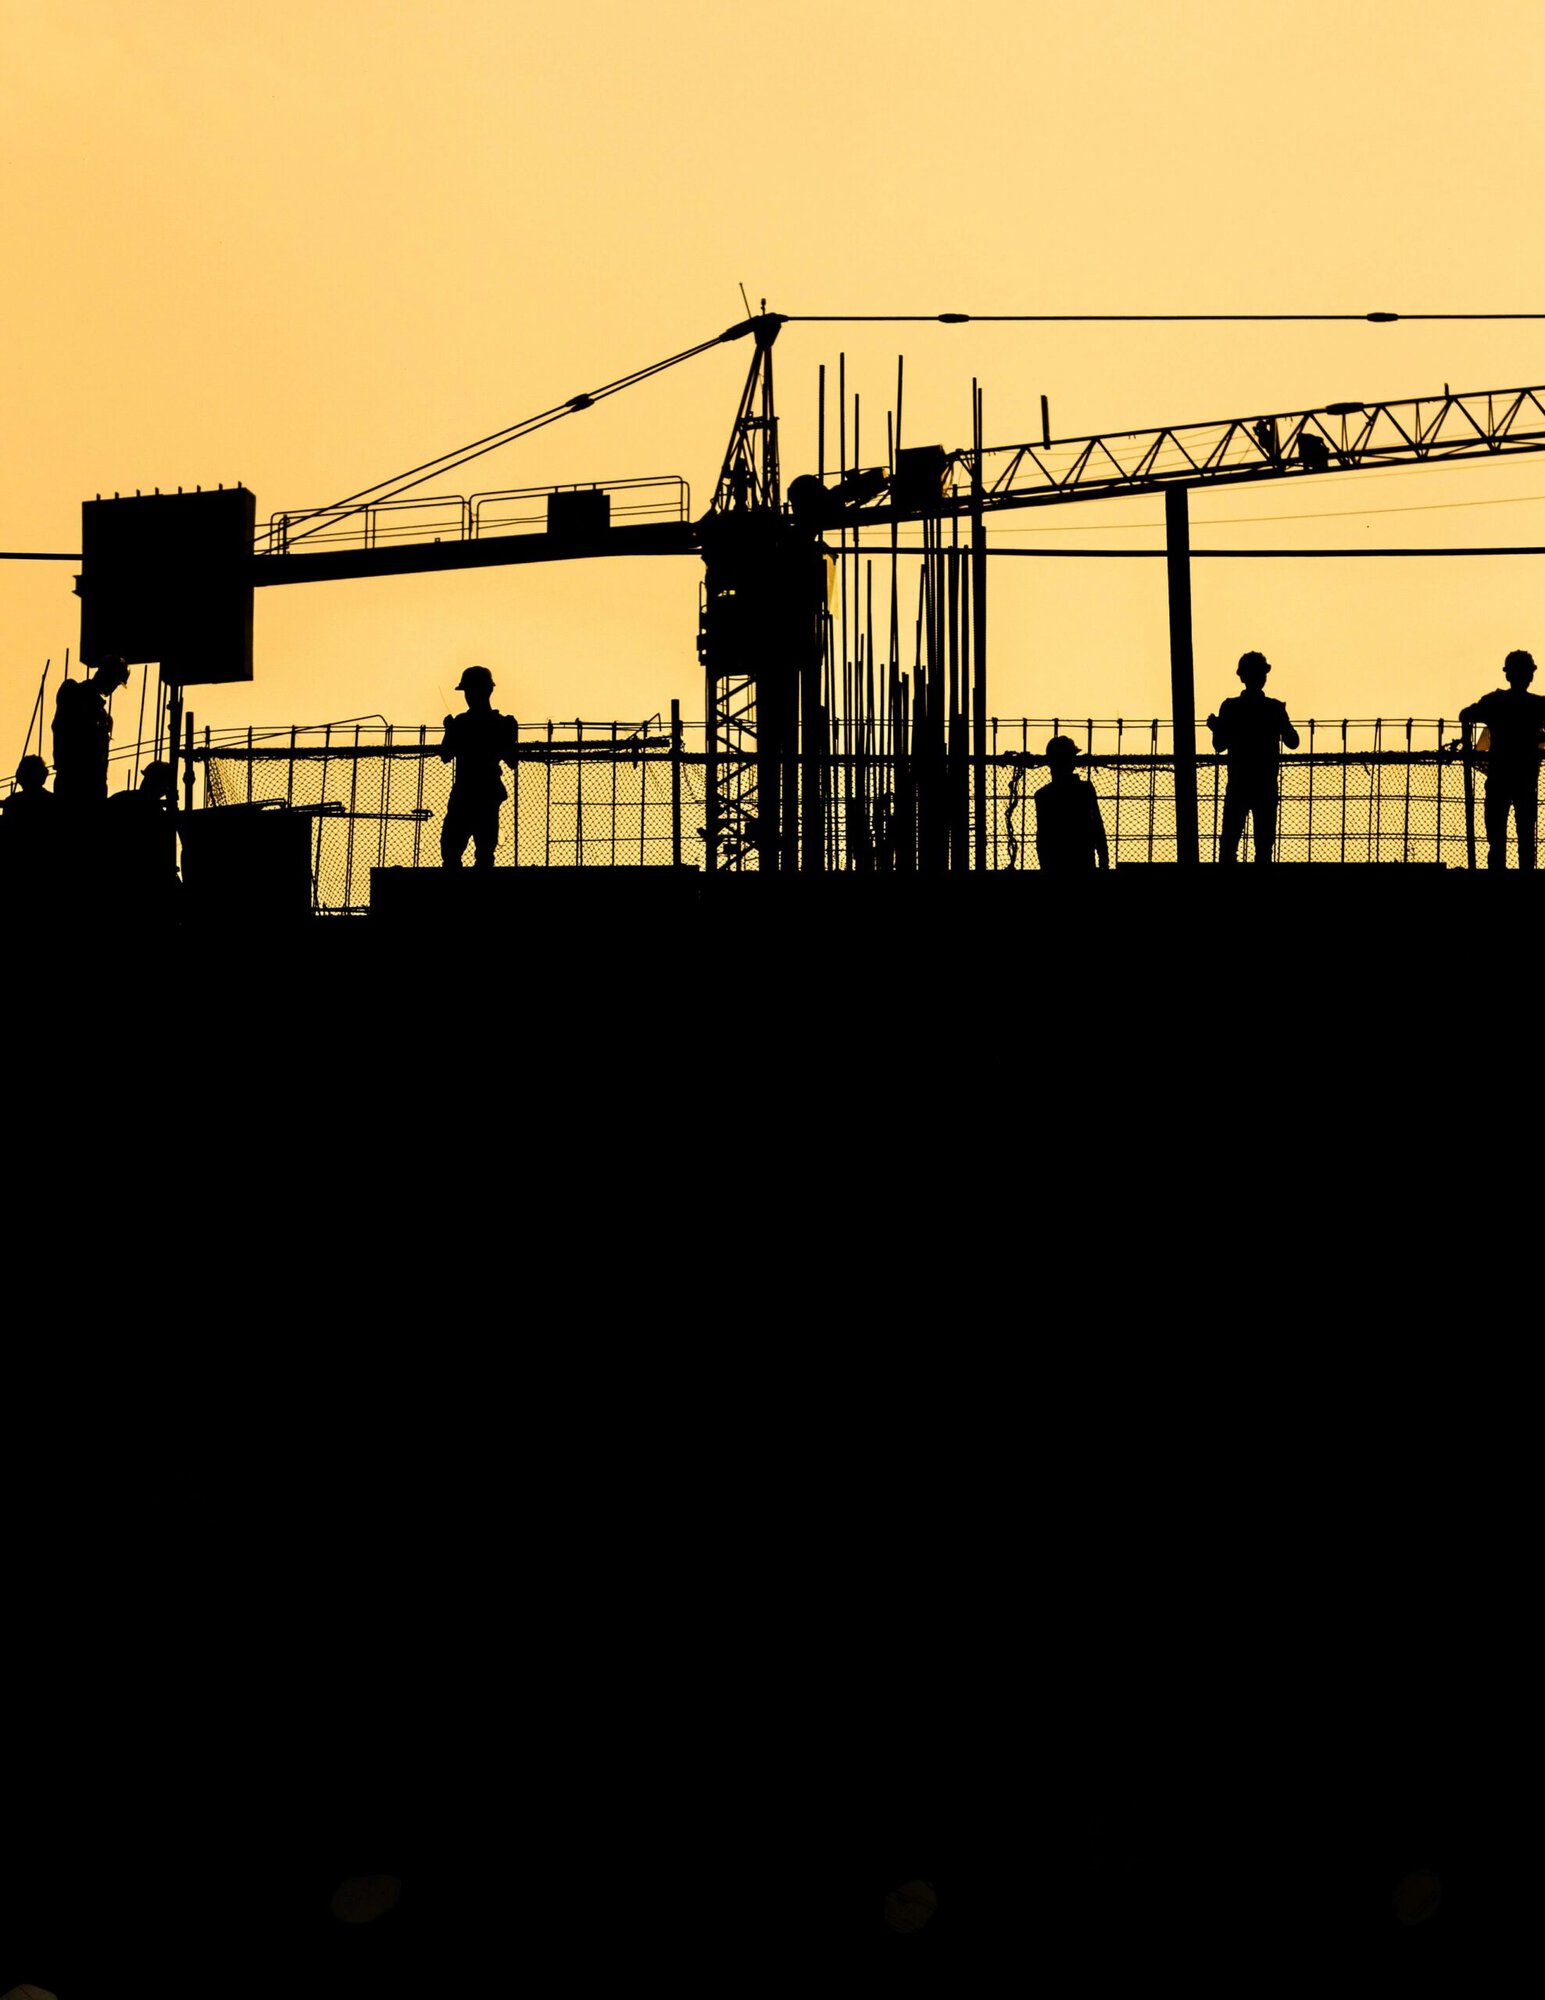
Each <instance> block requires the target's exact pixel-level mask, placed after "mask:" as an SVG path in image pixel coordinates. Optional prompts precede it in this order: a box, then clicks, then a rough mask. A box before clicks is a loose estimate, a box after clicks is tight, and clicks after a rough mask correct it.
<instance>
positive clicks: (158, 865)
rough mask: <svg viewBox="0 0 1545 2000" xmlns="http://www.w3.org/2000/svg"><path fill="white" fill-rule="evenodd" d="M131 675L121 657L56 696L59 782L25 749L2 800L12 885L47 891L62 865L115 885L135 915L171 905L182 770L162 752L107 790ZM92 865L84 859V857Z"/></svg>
mask: <svg viewBox="0 0 1545 2000" xmlns="http://www.w3.org/2000/svg"><path fill="white" fill-rule="evenodd" d="M128 678H129V669H128V667H127V665H126V664H125V663H124V661H122V660H121V659H108V660H104V661H103V662H102V664H101V665H100V666H98V667H97V668H96V669H95V670H94V671H93V672H92V673H91V674H90V675H89V676H88V677H87V678H86V679H84V680H67V681H64V682H63V683H62V684H61V686H60V688H59V692H58V695H57V697H56V699H55V703H54V718H53V750H54V784H53V790H52V791H50V790H49V788H48V765H47V764H46V763H45V762H44V760H43V758H42V757H40V756H37V755H28V756H25V757H23V758H22V760H21V762H20V763H19V764H18V765H17V767H16V783H15V786H14V788H13V789H12V792H11V794H10V797H9V798H7V799H6V800H5V801H4V803H3V808H0V857H3V860H4V863H5V866H6V874H7V876H8V878H9V879H10V881H11V882H12V883H13V884H16V885H19V886H20V887H22V888H23V889H24V890H27V889H30V890H31V891H33V892H35V893H36V894H38V895H39V896H42V897H44V898H47V897H49V896H51V895H52V894H53V893H54V890H55V888H56V887H57V882H58V877H59V875H60V873H61V871H68V872H70V873H72V874H73V875H74V877H75V879H76V881H77V882H79V881H81V880H90V881H95V882H97V883H99V884H100V885H101V886H102V887H103V888H105V889H107V890H109V891H111V892H116V893H117V895H118V897H119V898H120V900H122V901H124V902H125V903H127V904H129V905H132V906H133V909H134V912H135V914H136V915H145V914H147V913H149V912H150V911H152V910H153V909H155V908H157V907H160V908H162V909H164V910H166V911H168V912H169V911H170V909H171V907H172V905H173V900H174V898H175V894H176V889H177V858H176V839H175V831H174V825H173V820H172V804H173V795H174V790H175V781H176V774H175V772H174V770H173V768H172V766H171V765H170V764H167V763H164V762H162V761H161V760H159V759H156V760H154V761H153V762H151V763H148V764H146V765H145V766H144V768H143V770H142V771H141V773H140V781H139V784H138V785H137V786H136V787H134V788H133V789H131V790H126V791H121V792H114V793H113V794H111V795H109V793H108V789H107V765H108V753H109V751H110V749H111V747H112V739H113V718H112V714H111V710H110V706H109V704H110V702H111V700H112V697H113V695H114V693H115V692H116V691H117V690H118V689H119V688H120V687H122V686H123V685H124V683H125V682H126V681H127V680H128ZM83 863H85V864H89V865H87V866H85V867H82V865H81V864H83Z"/></svg>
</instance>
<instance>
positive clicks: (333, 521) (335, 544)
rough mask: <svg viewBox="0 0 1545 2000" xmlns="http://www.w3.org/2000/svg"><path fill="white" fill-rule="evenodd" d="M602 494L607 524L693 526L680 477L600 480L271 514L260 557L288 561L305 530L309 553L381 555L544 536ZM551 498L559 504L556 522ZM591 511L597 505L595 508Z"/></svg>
mask: <svg viewBox="0 0 1545 2000" xmlns="http://www.w3.org/2000/svg"><path fill="white" fill-rule="evenodd" d="M590 494H604V495H605V507H604V519H605V521H606V523H607V525H608V526H609V525H610V524H612V523H622V522H627V523H630V524H634V525H636V524H639V523H642V522H650V521H669V522H675V523H681V524H685V523H687V522H689V521H690V520H691V518H692V490H691V488H690V486H689V485H688V484H687V481H686V480H685V479H682V478H679V477H678V476H677V475H676V474H674V473H671V474H661V475H657V476H653V477H649V478H644V479H597V480H587V481H584V482H583V483H580V484H575V485H569V486H515V487H509V488H505V489H501V490H499V491H497V492H489V493H474V494H472V495H470V496H463V495H462V494H459V493H439V494H412V495H408V496H401V497H397V498H393V499H387V500H372V501H368V502H356V503H353V504H344V505H341V506H337V507H310V508H296V509H291V510H289V511H288V512H285V513H278V514H271V515H270V516H269V519H268V526H267V528H266V529H265V530H264V531H263V534H262V535H261V536H260V538H259V541H258V546H257V550H256V553H257V555H258V557H259V558H262V557H265V556H283V555H288V554H289V552H290V544H291V537H292V533H293V532H297V531H298V530H299V528H300V524H302V523H303V524H304V535H305V547H306V549H307V550H318V551H320V550H323V549H343V548H348V549H379V548H389V547H394V546H399V545H403V546H416V545H418V544H420V543H424V542H457V541H462V542H472V541H478V540H480V539H482V538H483V537H485V536H493V535H498V536H506V535H535V534H546V533H548V532H550V531H551V530H552V529H553V525H554V520H555V518H556V519H557V521H558V522H559V523H560V526H559V530H558V531H559V532H560V533H561V532H562V527H561V523H562V520H563V514H562V510H563V508H564V507H565V505H568V506H569V507H570V508H571V509H572V508H574V507H575V506H576V504H577V505H578V506H579V507H581V508H582V507H583V506H584V504H585V503H584V501H583V499H580V500H579V501H578V502H577V503H576V502H575V501H573V500H570V499H569V496H571V495H572V496H585V495H590ZM554 496H557V510H558V511H557V514H556V517H555V510H554ZM592 506H593V503H592Z"/></svg>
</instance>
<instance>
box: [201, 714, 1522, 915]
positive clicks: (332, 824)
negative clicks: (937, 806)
mask: <svg viewBox="0 0 1545 2000" xmlns="http://www.w3.org/2000/svg"><path fill="white" fill-rule="evenodd" d="M1058 732H1061V733H1070V734H1073V735H1074V736H1075V738H1076V740H1078V741H1079V744H1080V749H1081V752H1082V761H1081V763H1080V765H1079V770H1080V771H1081V773H1082V775H1084V776H1085V777H1086V778H1087V779H1088V780H1089V782H1090V783H1091V784H1092V785H1093V786H1094V789H1095V793H1096V795H1097V797H1098V798H1099V801H1100V809H1101V814H1102V816H1103V818H1104V822H1105V828H1106V837H1107V841H1108V843H1109V847H1110V855H1111V860H1112V861H1113V862H1114V863H1116V864H1118V865H1123V866H1126V865H1132V864H1142V863H1148V862H1173V861H1174V860H1175V858H1176V846H1175V764H1174V756H1173V751H1172V747H1171V743H1170V738H1169V730H1168V725H1167V724H1164V723H1160V722H1144V723H1141V724H1128V723H1093V722H1091V723H1086V724H1080V725H1078V726H1077V728H1076V729H1070V728H1069V726H1068V725H1067V724H1066V723H1065V722H1064V723H1055V722H1047V721H1044V720H1043V721H1039V722H1029V721H1026V722H1018V721H1016V722H1013V723H1008V722H1003V723H999V724H996V725H994V728H993V732H992V735H993V743H994V747H993V749H992V750H991V751H990V753H989V755H988V757H987V760H986V763H985V766H984V770H983V778H984V781H985V782H984V786H983V791H984V796H985V804H986V815H987V818H986V835H987V837H986V841H985V843H984V851H985V858H986V864H987V866H988V867H989V868H990V869H1033V868H1034V867H1035V866H1036V857H1035V812H1034V793H1035V791H1036V788H1037V787H1038V786H1039V785H1042V784H1044V783H1045V782H1046V775H1047V773H1046V765H1045V758H1044V756H1043V755H1040V754H1037V753H1036V752H1034V751H1032V750H1031V749H1029V747H1028V745H1029V744H1030V743H1032V742H1035V741H1037V740H1039V741H1040V742H1042V743H1044V741H1045V737H1046V735H1047V734H1049V733H1058ZM1423 739H1425V741H1423ZM439 742H440V733H439V731H438V730H434V731H430V730H428V729H383V730H364V729H361V728H350V729H347V730H341V731H325V730H323V731H306V732H301V731H294V732H288V733H286V734H285V735H283V736H280V737H278V738H272V737H271V738H268V739H267V740H263V741H251V740H247V741H240V742H235V743H225V744H221V745H217V746H216V745H211V746H208V747H207V748H206V750H205V753H204V759H205V777H206V799H207V803H208V804H210V805H212V806H223V805H240V804H260V803H264V802H267V803H269V804H283V805H288V806H290V807H293V808H297V809H300V810H304V811H306V812H308V813H310V814H311V815H312V821H313V826H312V864H313V875H314V881H315V903H316V907H317V908H318V909H319V910H324V911H332V912H341V911H347V910H361V909H364V908H366V907H367V906H368V903H369V896H370V871H371V869H372V868H391V867H397V868H421V867H438V866H439V865H440V862H441V853H440V831H441V827H442V825H443V823H444V819H445V810H446V806H447V804H448V802H449V799H450V791H451V781H452V778H453V775H454V774H453V770H452V767H451V766H450V765H449V764H446V763H444V762H442V760H441V758H440V754H439ZM1010 746H1015V747H1010ZM1018 746H1024V747H1018ZM821 778H822V787H823V790H824V794H825V797H826V799H827V801H828V809H827V813H826V839H825V863H826V866H827V867H828V868H832V869H836V870H846V869H848V868H850V867H855V866H872V865H876V863H877V862H878V863H879V865H882V866H883V865H884V860H883V856H884V853H885V850H886V846H887V833H888V831H890V830H891V829H893V827H894V824H895V822H896V820H897V818H898V817H901V818H903V819H904V817H905V809H904V808H903V809H902V810H901V812H900V813H899V814H898V805H897V794H896V785H895V768H894V764H893V761H892V760H891V758H890V757H889V756H888V755H885V754H879V755H876V756H875V757H873V758H870V759H868V760H860V759H854V758H851V757H845V756H833V757H831V758H830V759H828V760H827V761H826V764H825V766H824V768H823V771H822V774H821ZM955 780H956V787H957V796H958V797H959V798H960V810H959V816H958V824H959V825H960V826H961V827H963V828H964V829H965V848H966V852H967V853H968V854H970V855H971V856H972V857H973V858H974V856H975V852H976V824H977V821H976V773H975V769H974V767H972V768H970V769H968V770H966V771H964V772H963V773H962V772H960V771H957V772H956V774H955ZM1226 783H1227V769H1226V761H1225V760H1224V759H1223V758H1221V757H1216V756H1214V755H1212V754H1211V753H1210V752H1208V753H1203V754H1200V755H1199V756H1198V758H1197V803H1198V822H1199V828H1200V836H1201V853H1202V858H1203V860H1214V859H1216V857H1217V852H1218V845H1219V839H1220V835H1221V831H1222V816H1223V794H1224V788H1225V785H1226ZM505 786H506V790H507V792H508V794H509V796H508V798H507V799H506V800H505V803H504V804H503V806H502V807H501V808H500V813H499V844H498V848H497V851H496V853H495V857H494V861H495V866H497V867H510V866H514V865H516V864H517V863H518V864H519V865H521V866H527V867H598V866H599V867H628V866H637V865H639V864H644V865H655V866H659V865H664V864H668V863H669V862H671V861H672V860H673V859H674V858H675V856H676V854H677V852H678V851H679V853H680V858H681V860H682V861H683V862H684V863H686V864H687V865H688V866H691V867H700V866H702V865H703V862H704V858H705V857H704V845H703V828H704V824H705V819H706V764H705V756H704V750H703V730H702V725H701V724H692V725H684V726H683V731H682V747H681V749H680V751H679V752H673V749H672V745H671V740H670V736H669V732H668V730H666V729H664V728H663V726H661V725H658V724H655V725H642V726H638V725H629V724H623V723H616V724H590V723H585V724H567V725H558V724H548V725H543V726H542V727H540V728H537V729H526V730H523V731H522V732H521V733H520V738H519V754H518V756H517V759H516V764H515V768H514V769H513V770H511V771H506V773H505ZM1484 788H1485V759H1484V758H1477V760H1476V768H1475V828H1476V835H1477V842H1478V847H1479V856H1478V858H1480V859H1482V860H1484V854H1485V841H1484V833H1483V828H1482V810H1481V801H1482V799H1483V796H1484ZM678 793H679V798H680V824H679V828H678V826H677V824H676V810H675V806H674V803H673V801H674V799H675V797H676V796H677V795H678ZM916 810H917V808H916V804H915V799H914V805H913V812H914V813H915V812H916ZM1249 841H1250V835H1249V833H1248V832H1247V834H1246V844H1245V847H1244V848H1243V849H1242V855H1244V854H1248V852H1249ZM892 851H894V850H892ZM1276 857H1277V859H1278V860H1279V861H1283V862H1303V861H1315V862H1338V863H1342V862H1344V863H1347V864H1354V863H1366V862H1373V861H1379V862H1390V861H1396V862H1434V861H1441V862H1445V863H1447V864H1448V865H1449V866H1451V867H1452V866H1460V867H1462V866H1463V865H1464V864H1465V859H1466V844H1465V795H1464V766H1463V760H1462V758H1461V756H1460V753H1459V749H1458V744H1457V741H1448V740H1445V727H1444V725H1440V724H1436V723H1425V724H1414V723H1413V724H1407V723H1404V722H1400V723H1382V722H1368V723H1356V724H1352V723H1347V724H1342V723H1333V724H1320V723H1315V724H1309V725H1305V727H1304V729H1303V731H1302V743H1301V747H1300V749H1299V751H1298V752H1296V753H1293V754H1290V755H1288V756H1285V757H1284V758H1283V761H1282V767H1281V773H1280V783H1279V805H1278V814H1277V843H1276ZM466 859H467V861H468V862H469V863H470V861H471V854H470V851H469V853H468V854H467V857H466ZM1516 859H1517V857H1516V851H1515V850H1514V847H1513V844H1512V841H1511V835H1510V846H1509V865H1510V866H1511V865H1516ZM736 860H737V862H738V865H741V866H754V865H755V856H754V855H751V854H747V855H745V856H741V857H736ZM722 865H724V863H723V859H722V858H721V866H722Z"/></svg>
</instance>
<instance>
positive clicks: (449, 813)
mask: <svg viewBox="0 0 1545 2000" xmlns="http://www.w3.org/2000/svg"><path fill="white" fill-rule="evenodd" d="M456 687H457V690H458V692H459V693H460V694H461V695H462V696H463V697H464V698H465V700H466V704H467V711H466V713H465V715H448V716H447V717H446V718H445V739H444V741H443V742H442V743H441V745H440V758H441V761H442V763H446V764H454V765H455V766H456V777H455V781H454V783H453V784H452V786H451V797H450V803H449V804H448V805H447V807H446V809H445V820H444V823H443V825H442V826H441V828H440V859H441V861H442V862H443V863H444V865H445V866H446V867H447V868H459V867H460V866H461V863H462V856H463V855H464V854H465V853H466V851H467V842H468V841H469V840H470V841H471V842H472V846H473V866H474V867H476V868H492V867H493V865H494V849H495V848H496V847H497V846H498V845H499V808H500V806H502V805H503V804H504V801H505V800H506V799H507V798H508V797H509V793H508V792H507V791H506V790H505V786H504V779H503V777H502V776H501V775H500V770H499V767H500V765H501V764H507V765H508V766H509V767H510V769H511V770H513V769H514V768H515V748H516V733H515V718H514V717H513V716H510V715H501V714H500V713H499V711H498V709H496V708H495V707H494V705H493V692H494V677H493V675H492V674H491V673H490V672H489V671H488V669H487V667H468V668H467V670H466V672H465V673H464V674H463V675H462V677H461V679H460V680H459V681H458V682H457V683H456Z"/></svg>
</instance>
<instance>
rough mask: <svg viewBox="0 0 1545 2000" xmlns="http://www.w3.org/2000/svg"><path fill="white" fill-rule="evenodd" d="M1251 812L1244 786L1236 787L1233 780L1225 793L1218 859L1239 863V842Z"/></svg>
mask: <svg viewBox="0 0 1545 2000" xmlns="http://www.w3.org/2000/svg"><path fill="white" fill-rule="evenodd" d="M1248 811H1249V801H1248V799H1247V798H1246V796H1245V789H1244V787H1243V785H1236V784H1235V783H1234V781H1233V779H1232V778H1230V779H1229V781H1228V785H1227V787H1226V788H1225V790H1224V793H1223V829H1222V831H1221V833H1220V834H1219V835H1218V859H1219V860H1220V861H1237V860H1238V859H1239V842H1240V838H1241V836H1242V835H1243V833H1244V830H1245V814H1246V813H1247V812H1248Z"/></svg>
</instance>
